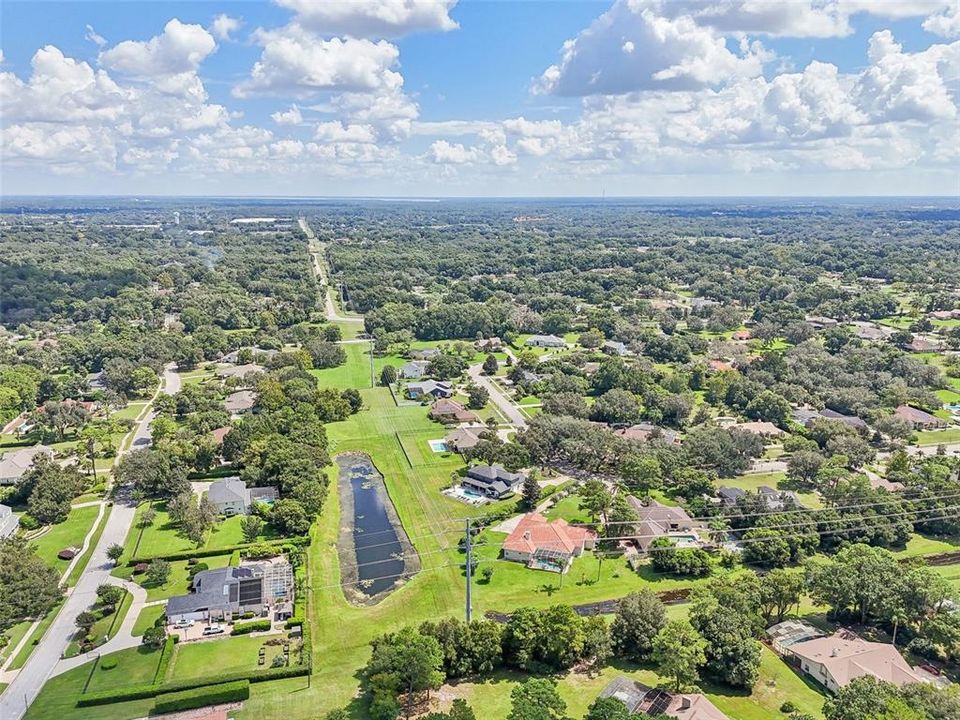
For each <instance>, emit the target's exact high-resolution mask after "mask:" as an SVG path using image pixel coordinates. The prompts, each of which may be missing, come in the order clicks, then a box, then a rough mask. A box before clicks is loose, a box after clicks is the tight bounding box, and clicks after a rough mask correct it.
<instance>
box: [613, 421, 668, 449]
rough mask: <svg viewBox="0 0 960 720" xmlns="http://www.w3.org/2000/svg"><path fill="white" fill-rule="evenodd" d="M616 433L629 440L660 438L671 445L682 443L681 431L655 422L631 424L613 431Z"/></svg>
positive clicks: (645, 440)
mask: <svg viewBox="0 0 960 720" xmlns="http://www.w3.org/2000/svg"><path fill="white" fill-rule="evenodd" d="M613 434H614V435H619V436H620V437H622V438H625V439H627V440H642V441H644V442H647V441H649V440H656V439H660V440H663V441H664V442H666V443H670V444H671V445H679V444H680V433H678V432H677V431H676V430H670V429H669V428H662V427H660V426H658V425H654V424H653V423H648V422H641V423H637V424H636V425H631V426H630V427H628V428H620V429H619V430H614V431H613Z"/></svg>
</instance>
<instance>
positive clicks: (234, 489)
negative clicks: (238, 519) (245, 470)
mask: <svg viewBox="0 0 960 720" xmlns="http://www.w3.org/2000/svg"><path fill="white" fill-rule="evenodd" d="M207 497H208V498H209V499H210V500H211V501H212V502H213V504H214V505H216V506H217V511H218V512H219V513H221V514H222V515H226V516H227V517H231V516H233V515H246V514H247V513H249V512H250V506H251V504H253V503H254V502H256V501H260V502H268V501H272V500H276V499H277V489H276V488H274V487H269V486H267V487H255V488H248V487H247V484H246V483H245V482H243V480H241V479H240V478H236V477H228V478H223V479H222V480H217V481H216V482H215V483H213V484H212V485H211V486H210V489H209V490H207Z"/></svg>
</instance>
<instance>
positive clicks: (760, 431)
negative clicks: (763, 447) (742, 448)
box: [733, 421, 786, 438]
mask: <svg viewBox="0 0 960 720" xmlns="http://www.w3.org/2000/svg"><path fill="white" fill-rule="evenodd" d="M733 427H734V429H735V430H743V431H744V432H748V433H751V434H753V435H759V436H760V437H776V438H779V437H783V436H784V435H786V433H785V432H784V431H783V430H781V429H780V428H778V427H777V426H776V425H774V424H773V423H772V422H766V421H754V422H745V423H739V424H738V425H734V426H733Z"/></svg>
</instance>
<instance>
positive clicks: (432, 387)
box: [404, 380, 453, 400]
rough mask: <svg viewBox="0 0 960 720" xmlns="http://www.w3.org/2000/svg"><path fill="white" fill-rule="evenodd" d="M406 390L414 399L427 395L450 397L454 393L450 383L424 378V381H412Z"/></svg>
mask: <svg viewBox="0 0 960 720" xmlns="http://www.w3.org/2000/svg"><path fill="white" fill-rule="evenodd" d="M404 391H405V392H406V393H407V397H409V398H411V399H413V400H420V399H422V398H425V397H427V396H430V397H434V398H448V397H450V396H451V395H453V386H452V385H451V384H450V383H445V382H438V381H437V380H424V381H423V382H418V383H410V384H409V385H407V387H406V388H405V390H404Z"/></svg>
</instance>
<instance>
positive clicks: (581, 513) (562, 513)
mask: <svg viewBox="0 0 960 720" xmlns="http://www.w3.org/2000/svg"><path fill="white" fill-rule="evenodd" d="M545 514H546V516H547V519H549V520H556V519H557V518H563V519H564V520H566V521H567V522H571V523H585V522H590V521H591V520H592V518H591V517H590V513H588V512H586V511H585V510H581V509H580V496H579V495H568V496H567V497H565V498H563V499H561V500H559V501H557V504H556V505H554V506H553V507H551V508H548V509H547V512H546V513H545Z"/></svg>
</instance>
